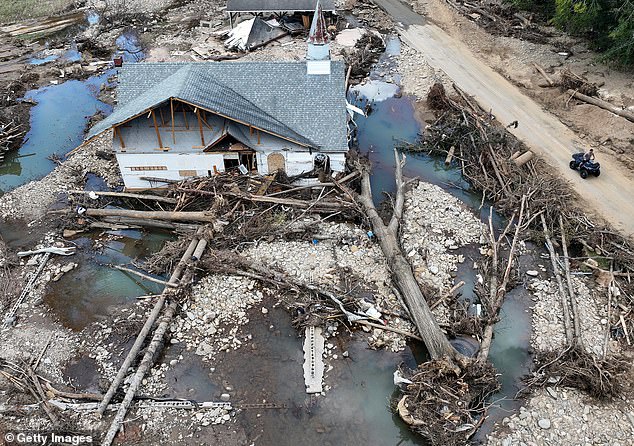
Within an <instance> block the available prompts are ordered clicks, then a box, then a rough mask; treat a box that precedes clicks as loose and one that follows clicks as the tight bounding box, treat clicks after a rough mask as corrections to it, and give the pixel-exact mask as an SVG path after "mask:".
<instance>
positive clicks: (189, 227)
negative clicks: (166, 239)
mask: <svg viewBox="0 0 634 446" xmlns="http://www.w3.org/2000/svg"><path fill="white" fill-rule="evenodd" d="M117 225H122V226H131V227H148V228H160V229H171V230H177V231H195V230H197V229H198V228H199V227H200V225H197V224H193V223H176V222H173V221H165V220H150V219H147V218H132V217H104V218H103V219H102V221H99V222H92V223H91V224H90V227H93V228H106V229H107V228H110V227H113V226H115V227H116V226H117Z"/></svg>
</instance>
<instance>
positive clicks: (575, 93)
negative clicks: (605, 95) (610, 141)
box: [568, 90, 634, 122]
mask: <svg viewBox="0 0 634 446" xmlns="http://www.w3.org/2000/svg"><path fill="white" fill-rule="evenodd" d="M568 94H569V95H571V96H572V97H574V98H577V99H579V100H580V101H583V102H587V103H588V104H592V105H595V106H597V107H600V108H602V109H604V110H607V111H609V112H612V113H614V114H615V115H618V116H621V117H623V118H625V119H627V120H628V121H631V122H634V113H632V112H631V111H629V110H623V109H621V108H619V107H617V106H615V105H612V104H610V103H609V102H606V101H603V100H601V99H597V98H592V97H590V96H586V95H585V94H582V93H579V92H578V91H574V90H568Z"/></svg>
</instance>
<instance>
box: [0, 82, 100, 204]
mask: <svg viewBox="0 0 634 446" xmlns="http://www.w3.org/2000/svg"><path fill="white" fill-rule="evenodd" d="M109 74H111V73H106V74H104V75H101V76H96V77H91V78H89V79H87V80H85V81H78V80H69V81H66V82H64V83H61V84H59V85H50V86H47V87H43V88H40V89H38V90H31V91H29V92H27V94H26V95H25V97H26V98H27V99H31V100H34V101H35V102H37V105H35V106H34V107H33V108H32V109H31V130H30V131H29V132H28V134H27V135H26V139H25V143H24V144H23V145H22V147H21V148H20V149H19V150H18V151H15V152H11V153H9V154H8V156H7V158H6V160H5V163H4V164H3V165H2V166H0V194H2V192H7V191H8V190H11V189H13V188H15V187H18V186H20V185H22V184H24V183H28V182H29V181H31V180H34V179H38V178H41V177H43V176H44V175H46V174H47V173H49V172H50V171H51V170H53V168H54V167H55V163H53V162H52V161H50V160H49V159H47V158H48V157H49V156H50V155H52V154H58V155H61V156H63V155H65V154H66V153H68V152H69V151H70V150H72V149H74V148H75V147H77V146H78V145H79V144H80V143H81V141H82V139H83V137H84V129H85V127H86V123H87V122H88V118H90V116H92V115H93V114H95V113H96V112H97V111H102V112H104V113H106V114H109V113H110V112H111V111H112V107H111V106H110V105H107V104H104V103H103V102H101V101H99V100H98V99H97V95H98V94H99V89H100V87H101V85H102V84H103V83H105V82H106V81H107V78H108V76H109Z"/></svg>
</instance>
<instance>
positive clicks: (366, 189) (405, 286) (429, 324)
mask: <svg viewBox="0 0 634 446" xmlns="http://www.w3.org/2000/svg"><path fill="white" fill-rule="evenodd" d="M394 157H395V159H396V187H397V190H396V200H395V204H394V210H393V213H392V217H391V218H390V221H389V223H388V224H387V225H386V224H385V223H384V222H383V219H382V218H381V216H380V215H379V213H378V211H377V210H376V207H375V206H374V201H373V197H372V188H371V185H370V169H369V166H368V165H367V164H365V165H363V164H362V163H361V162H358V164H359V166H358V169H359V170H360V171H361V193H360V194H359V195H358V196H357V199H358V200H359V202H360V203H361V204H362V205H363V208H364V209H365V211H366V214H367V216H368V218H369V219H370V222H371V223H372V229H373V230H374V234H375V235H376V237H377V239H378V241H379V244H380V245H381V250H382V251H383V254H384V255H385V259H386V260H387V265H388V267H389V269H390V271H391V272H392V275H393V280H394V282H395V285H396V286H397V288H398V289H399V291H400V292H401V294H402V296H403V299H404V301H405V303H406V304H407V307H408V308H409V311H410V313H411V315H412V318H413V322H414V325H416V328H417V330H418V333H419V334H420V336H421V338H423V342H424V343H425V346H426V347H427V350H428V351H429V355H430V356H431V358H432V360H436V359H443V358H444V359H446V360H449V361H451V362H455V363H456V364H457V365H458V364H463V363H464V360H465V358H464V357H463V356H462V355H461V354H460V353H458V351H457V350H456V349H455V348H454V347H453V346H452V345H451V343H450V342H449V340H448V339H447V336H446V335H445V333H443V331H442V329H441V328H440V326H439V325H438V322H437V321H436V319H435V318H434V315H433V314H432V312H431V309H430V308H429V305H428V304H427V300H426V298H425V296H424V295H423V292H422V291H421V289H420V286H419V285H418V282H417V281H416V278H415V277H414V272H413V271H412V267H411V266H410V264H409V262H408V261H407V259H406V258H405V255H403V250H402V249H401V244H400V241H399V226H400V222H401V220H402V218H403V207H404V204H405V188H406V186H407V183H408V182H407V181H405V180H404V179H403V166H404V165H405V155H401V156H399V154H398V152H397V150H396V149H395V150H394Z"/></svg>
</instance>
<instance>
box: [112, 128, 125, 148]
mask: <svg viewBox="0 0 634 446" xmlns="http://www.w3.org/2000/svg"><path fill="white" fill-rule="evenodd" d="M114 133H115V134H116V135H117V136H118V137H119V142H120V143H121V148H122V149H125V142H123V135H121V129H120V128H119V127H114Z"/></svg>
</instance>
